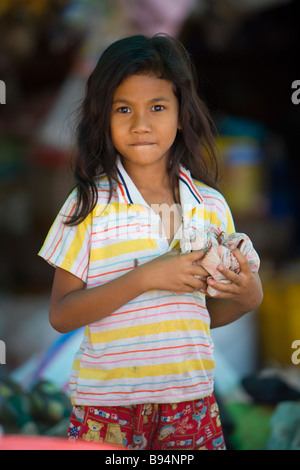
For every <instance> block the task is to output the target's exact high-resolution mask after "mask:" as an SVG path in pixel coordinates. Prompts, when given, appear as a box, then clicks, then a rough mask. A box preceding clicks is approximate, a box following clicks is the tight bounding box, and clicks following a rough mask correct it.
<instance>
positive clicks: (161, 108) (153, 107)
mask: <svg viewBox="0 0 300 470" xmlns="http://www.w3.org/2000/svg"><path fill="white" fill-rule="evenodd" d="M163 109H165V107H164V106H163V105H161V104H156V105H154V106H152V108H151V111H162V110H163Z"/></svg>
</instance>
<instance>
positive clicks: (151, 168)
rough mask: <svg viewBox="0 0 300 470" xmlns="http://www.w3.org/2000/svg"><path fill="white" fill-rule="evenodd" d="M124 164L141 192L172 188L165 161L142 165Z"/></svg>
mask: <svg viewBox="0 0 300 470" xmlns="http://www.w3.org/2000/svg"><path fill="white" fill-rule="evenodd" d="M123 166H124V168H125V170H126V172H127V173H128V175H129V176H130V178H131V179H132V181H133V182H134V184H135V186H136V187H137V188H138V190H139V191H140V192H142V191H153V192H161V191H163V190H172V188H171V183H170V177H169V173H168V171H167V168H166V165H165V162H157V164H156V165H145V166H140V167H137V166H136V165H134V167H133V166H131V165H130V163H129V164H128V163H127V162H123Z"/></svg>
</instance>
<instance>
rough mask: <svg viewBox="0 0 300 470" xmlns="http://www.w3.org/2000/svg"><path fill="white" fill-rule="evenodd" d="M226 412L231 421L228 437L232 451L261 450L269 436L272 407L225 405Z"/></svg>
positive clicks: (240, 404)
mask: <svg viewBox="0 0 300 470" xmlns="http://www.w3.org/2000/svg"><path fill="white" fill-rule="evenodd" d="M225 409H226V412H227V413H228V415H229V416H230V418H231V419H232V421H233V424H234V429H233V431H232V433H231V436H230V441H231V444H232V446H233V448H234V450H263V449H264V448H265V447H266V444H267V441H268V438H269V434H270V418H271V416H272V414H273V412H274V407H273V406H266V405H258V404H252V403H226V405H225Z"/></svg>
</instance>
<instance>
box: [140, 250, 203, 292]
mask: <svg viewBox="0 0 300 470" xmlns="http://www.w3.org/2000/svg"><path fill="white" fill-rule="evenodd" d="M205 253H206V251H205V250H199V251H194V252H192V253H186V254H180V252H179V251H178V250H176V251H170V252H168V253H165V254H164V255H162V256H159V257H158V258H155V259H154V260H152V261H149V262H148V263H145V264H143V265H141V266H140V267H139V269H140V272H141V274H143V275H144V277H145V283H146V284H145V286H146V289H145V290H152V289H159V290H168V291H172V292H175V293H177V294H179V293H186V292H194V291H195V290H199V291H200V292H206V288H207V283H206V276H207V271H206V270H205V269H204V268H202V266H197V264H196V262H197V260H199V259H201V258H203V256H204V255H205ZM199 277H204V279H199Z"/></svg>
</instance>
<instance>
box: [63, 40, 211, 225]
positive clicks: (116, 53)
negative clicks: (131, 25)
mask: <svg viewBox="0 0 300 470" xmlns="http://www.w3.org/2000/svg"><path fill="white" fill-rule="evenodd" d="M135 74H151V75H154V76H156V77H157V78H161V79H165V80H169V81H171V82H172V83H173V87H174V93H175V95H176V97H177V99H178V103H179V122H180V124H181V126H182V130H180V131H178V133H177V136H176V138H175V141H174V143H173V145H172V148H171V149H170V166H169V172H170V180H171V184H172V187H173V188H175V183H176V179H177V175H178V168H179V164H182V165H183V166H184V167H186V168H188V169H189V170H190V172H191V174H192V176H193V178H195V179H197V180H199V181H202V182H203V183H206V184H208V185H209V186H211V187H214V188H217V189H218V185H217V183H218V176H219V169H218V157H217V151H216V146H215V139H214V124H213V122H212V119H211V117H210V114H209V112H208V110H207V107H206V105H205V104H204V102H203V101H202V100H201V99H200V98H199V96H198V91H197V87H196V80H195V73H194V69H193V65H192V62H191V60H190V57H189V54H188V52H187V51H186V49H185V48H184V46H183V45H182V44H181V43H180V42H179V41H177V40H176V39H173V38H171V37H169V36H167V35H162V34H158V35H155V36H153V37H152V38H147V37H145V36H142V35H136V36H131V37H127V38H124V39H120V40H118V41H116V42H114V43H113V44H111V45H110V46H109V47H108V48H107V49H106V50H105V51H104V52H103V54H102V55H101V57H100V59H99V61H98V63H97V65H96V67H95V69H94V70H93V72H92V73H91V75H90V77H89V78H88V81H87V85H86V94H85V98H84V100H83V103H82V106H81V110H80V116H79V124H78V127H77V132H76V139H77V146H76V153H75V162H74V163H75V166H74V175H75V180H76V187H77V197H78V204H77V211H76V212H75V214H74V215H73V217H71V218H70V219H69V220H68V222H67V223H68V224H70V225H73V224H78V223H80V222H81V221H82V220H84V218H85V217H86V216H87V215H88V214H89V213H90V212H91V210H92V209H93V208H94V207H95V205H96V203H97V188H96V183H95V177H96V176H99V175H100V174H105V175H106V176H107V177H108V180H109V183H110V197H111V195H112V190H113V181H116V180H117V175H116V168H115V163H116V159H117V152H116V150H115V148H114V146H113V143H112V139H111V134H110V114H111V105H112V99H113V95H114V92H115V90H116V88H117V87H118V86H119V85H120V84H121V82H122V81H123V80H125V79H126V78H128V77H129V76H132V75H135Z"/></svg>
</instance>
